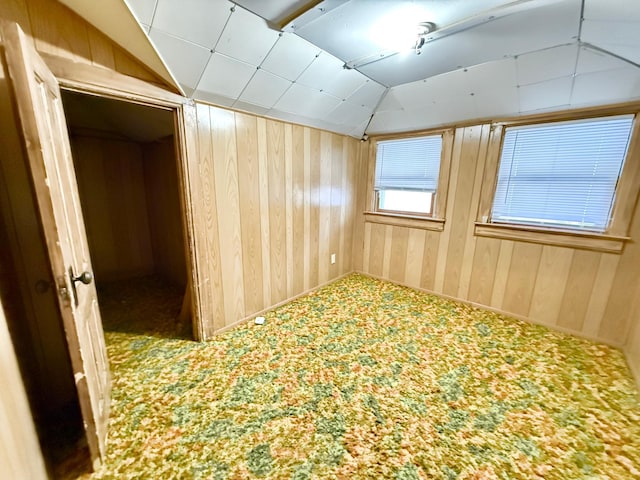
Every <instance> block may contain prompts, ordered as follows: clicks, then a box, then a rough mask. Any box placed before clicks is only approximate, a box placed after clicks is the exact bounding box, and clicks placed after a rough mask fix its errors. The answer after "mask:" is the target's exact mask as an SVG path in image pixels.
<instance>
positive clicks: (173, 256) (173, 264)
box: [142, 137, 187, 288]
mask: <svg viewBox="0 0 640 480" xmlns="http://www.w3.org/2000/svg"><path fill="white" fill-rule="evenodd" d="M142 150H143V155H144V183H145V191H146V198H147V212H148V216H149V232H150V234H151V245H152V247H153V248H152V250H153V264H154V270H155V272H156V273H157V274H159V275H161V276H162V277H163V278H165V279H167V280H169V281H171V282H172V283H174V284H175V285H178V286H180V287H182V288H184V287H186V285H187V265H186V255H185V253H186V251H185V242H184V232H183V226H182V224H183V222H182V210H181V208H180V186H179V183H178V182H179V179H178V175H177V171H176V150H175V143H174V141H173V137H168V138H164V139H162V140H160V141H156V142H152V143H147V144H144V145H143V147H142Z"/></svg>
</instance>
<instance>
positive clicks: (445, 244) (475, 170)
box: [353, 125, 640, 345]
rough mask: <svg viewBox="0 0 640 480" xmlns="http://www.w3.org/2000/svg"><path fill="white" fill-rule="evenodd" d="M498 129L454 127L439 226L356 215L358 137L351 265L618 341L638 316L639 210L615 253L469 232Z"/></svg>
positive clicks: (366, 176) (362, 196)
mask: <svg viewBox="0 0 640 480" xmlns="http://www.w3.org/2000/svg"><path fill="white" fill-rule="evenodd" d="M501 133H502V127H500V126H497V127H496V126H494V127H491V126H490V125H479V126H472V127H461V128H459V129H457V130H456V132H455V136H454V142H453V149H452V155H451V165H450V178H449V191H448V195H447V205H446V212H445V215H444V216H445V224H444V228H443V230H442V231H441V232H439V231H431V230H420V229H417V228H412V227H401V226H390V225H385V224H384V223H370V222H366V221H365V220H364V218H363V216H362V212H363V211H367V210H369V209H370V203H371V199H372V185H373V172H374V170H375V147H374V145H375V143H370V142H364V143H361V144H360V145H359V152H360V161H361V162H362V163H361V166H360V169H359V170H358V172H359V173H358V175H357V178H356V181H357V182H358V185H357V191H356V195H357V197H356V202H355V203H356V215H357V216H356V220H355V224H354V242H353V246H354V252H353V262H354V266H355V268H356V269H357V270H360V269H361V270H362V271H363V272H365V273H370V274H372V275H376V276H381V277H383V278H388V279H389V280H392V281H398V282H403V283H405V284H408V285H412V286H418V287H420V288H423V289H425V290H429V291H433V292H435V293H443V294H446V295H449V296H452V297H455V298H459V299H462V300H467V301H471V302H474V303H477V304H480V305H486V306H488V307H491V308H494V309H498V310H501V311H504V312H505V313H511V314H514V315H517V316H519V317H522V318H528V319H530V320H532V321H534V322H537V323H542V324H546V325H549V326H552V327H558V328H560V329H562V330H566V331H573V332H575V333H578V334H582V335H586V336H588V337H592V338H598V339H601V340H603V341H606V342H610V343H613V344H617V345H622V344H624V342H625V340H626V338H627V336H628V335H629V332H630V329H631V325H632V322H633V321H637V320H634V319H633V318H632V317H633V313H632V302H631V301H630V299H631V298H632V297H633V294H632V293H630V292H634V291H635V290H636V289H638V288H640V277H639V276H638V274H637V272H638V269H639V268H640V243H639V242H638V241H637V240H635V239H638V238H640V209H639V208H637V206H636V209H635V213H634V215H635V217H634V221H633V222H632V227H631V232H630V233H629V236H630V237H631V238H632V239H633V240H632V241H631V242H629V243H627V245H626V246H625V249H624V251H623V253H622V254H621V255H618V254H611V253H601V252H593V251H589V250H582V249H576V248H569V247H557V246H552V245H544V246H543V245H541V244H533V243H526V242H521V241H514V240H501V239H498V238H487V237H476V236H475V235H474V222H475V221H477V220H478V219H479V218H480V217H482V216H484V215H488V212H489V210H490V207H491V205H490V201H491V199H490V198H488V197H487V196H486V195H482V194H481V193H482V192H483V191H484V190H486V189H492V188H493V185H494V183H495V172H496V169H497V158H498V156H499V155H498V153H499V149H500V138H501ZM635 161H637V159H635ZM489 197H490V196H489ZM359 237H361V238H362V239H361V240H359ZM358 249H360V251H361V252H362V257H361V258H362V259H360V254H359V253H358V251H357V250H358ZM639 308H640V307H639ZM634 311H635V310H634ZM638 328H640V327H638Z"/></svg>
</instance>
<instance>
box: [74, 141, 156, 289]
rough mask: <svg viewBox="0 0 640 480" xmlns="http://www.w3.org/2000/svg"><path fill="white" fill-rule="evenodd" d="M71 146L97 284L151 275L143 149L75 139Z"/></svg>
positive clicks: (132, 144)
mask: <svg viewBox="0 0 640 480" xmlns="http://www.w3.org/2000/svg"><path fill="white" fill-rule="evenodd" d="M71 145H72V149H73V160H74V165H75V168H76V177H77V179H78V190H79V192H80V200H81V202H82V212H83V215H84V219H85V227H86V230H87V239H88V241H89V251H90V252H91V262H92V264H93V269H94V273H95V275H96V279H97V281H98V282H100V281H101V280H102V281H104V280H106V281H111V280H117V279H120V278H128V277H135V276H140V275H148V274H151V273H153V272H154V262H153V253H152V243H151V236H150V234H149V220H148V215H147V198H146V193H145V178H144V167H143V154H142V151H143V147H142V145H141V144H139V143H136V142H132V141H129V140H117V139H113V138H101V137H97V136H87V135H75V134H74V135H72V136H71Z"/></svg>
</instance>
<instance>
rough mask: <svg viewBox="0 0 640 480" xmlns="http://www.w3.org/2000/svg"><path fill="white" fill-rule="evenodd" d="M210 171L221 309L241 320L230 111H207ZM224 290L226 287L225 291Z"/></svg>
mask: <svg viewBox="0 0 640 480" xmlns="http://www.w3.org/2000/svg"><path fill="white" fill-rule="evenodd" d="M210 116H211V130H212V145H213V171H214V177H215V185H216V202H217V204H218V205H219V206H221V207H222V208H220V209H219V210H218V228H219V230H218V232H217V233H218V242H219V244H220V251H221V253H222V255H221V257H220V258H221V260H222V261H221V266H222V278H223V281H224V282H225V283H224V285H225V287H224V309H225V312H226V314H227V315H230V316H232V318H242V317H244V311H245V308H244V274H243V268H242V260H243V259H242V233H241V230H242V227H241V224H240V193H239V186H238V157H237V149H236V135H235V133H236V132H235V128H234V127H235V117H234V114H233V112H229V111H225V110H221V109H211V110H210ZM227 287H228V288H227Z"/></svg>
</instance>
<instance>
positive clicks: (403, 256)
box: [389, 227, 409, 282]
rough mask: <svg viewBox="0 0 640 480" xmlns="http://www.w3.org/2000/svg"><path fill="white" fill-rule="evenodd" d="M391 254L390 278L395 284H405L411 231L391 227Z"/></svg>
mask: <svg viewBox="0 0 640 480" xmlns="http://www.w3.org/2000/svg"><path fill="white" fill-rule="evenodd" d="M391 228H392V229H393V230H392V233H391V249H390V250H391V252H390V266H389V278H390V279H391V280H393V281H394V282H404V277H405V269H406V266H407V265H406V264H407V249H408V247H409V229H408V228H404V227H391Z"/></svg>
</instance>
